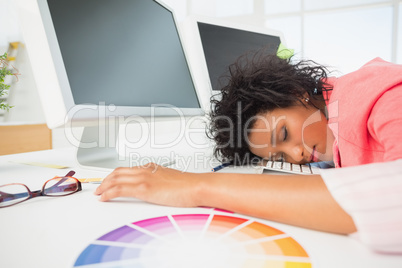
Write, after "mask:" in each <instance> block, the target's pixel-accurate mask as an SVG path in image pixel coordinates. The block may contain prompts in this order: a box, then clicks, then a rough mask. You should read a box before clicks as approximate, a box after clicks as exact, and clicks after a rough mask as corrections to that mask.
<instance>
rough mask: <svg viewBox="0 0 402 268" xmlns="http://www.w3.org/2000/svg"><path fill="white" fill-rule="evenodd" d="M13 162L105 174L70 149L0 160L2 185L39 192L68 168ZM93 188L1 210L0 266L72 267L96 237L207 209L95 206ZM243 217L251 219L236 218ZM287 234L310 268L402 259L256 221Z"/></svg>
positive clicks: (397, 263)
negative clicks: (79, 163)
mask: <svg viewBox="0 0 402 268" xmlns="http://www.w3.org/2000/svg"><path fill="white" fill-rule="evenodd" d="M17 161H26V162H40V163H47V164H58V165H64V166H68V167H71V169H72V170H75V171H76V175H75V176H76V177H77V178H89V177H105V176H106V175H107V174H108V172H104V171H95V170H88V169H86V170H84V169H81V168H77V167H76V166H75V161H74V150H73V149H59V150H50V151H41V152H35V153H25V154H18V155H8V156H1V157H0V185H2V184H6V183H11V182H20V183H24V184H26V185H27V186H28V187H30V188H31V189H39V188H40V187H41V186H42V184H43V182H44V181H46V180H47V179H49V178H52V177H54V176H56V175H65V174H64V173H67V171H68V170H70V169H53V168H45V167H37V166H30V165H25V164H20V163H16V162H17ZM96 187H97V186H96V185H94V184H83V190H82V191H81V192H79V193H76V194H73V195H70V196H65V197H62V198H50V197H49V198H47V197H39V198H35V199H32V200H28V201H26V202H23V203H21V204H18V205H16V206H13V207H9V208H3V209H0V238H1V243H0V247H1V248H0V263H1V266H2V267H29V266H34V267H52V268H53V267H72V266H73V265H74V262H75V261H76V259H77V257H78V256H79V255H80V253H81V252H82V251H83V250H84V249H85V248H86V247H87V246H88V245H89V244H90V243H91V242H92V241H94V240H95V239H97V238H99V237H100V236H101V235H103V234H106V233H108V232H110V231H112V230H114V229H116V228H118V227H120V226H123V225H126V224H129V223H132V222H136V221H139V220H143V219H148V218H154V217H160V216H166V215H175V214H208V213H211V212H212V213H218V214H227V213H225V212H217V211H213V210H212V209H208V208H172V207H163V206H157V205H152V204H147V203H144V202H142V201H139V200H135V199H119V200H116V201H112V202H106V203H103V202H99V201H98V197H96V196H94V195H93V192H94V190H95V188H96ZM235 216H237V217H243V218H246V219H253V218H251V217H247V216H243V215H237V214H235ZM255 220H256V221H258V222H261V223H264V224H266V225H269V226H272V227H274V228H277V229H279V230H282V231H283V232H285V233H287V234H289V235H290V236H291V237H293V238H294V239H295V240H296V241H298V242H299V243H300V244H301V245H302V246H303V247H304V249H305V250H306V251H307V253H308V254H309V256H310V259H311V261H312V264H313V267H324V268H329V267H336V268H338V267H343V268H345V267H366V268H368V267H373V268H374V267H376V268H377V267H402V256H394V255H381V254H376V253H373V252H371V251H370V250H369V249H367V248H366V247H365V246H364V245H362V244H361V243H360V242H359V241H356V240H355V239H353V238H351V237H348V236H342V235H334V234H328V233H323V232H318V231H312V230H307V229H303V228H298V227H294V226H289V225H285V224H280V223H276V222H271V221H266V220H261V219H255Z"/></svg>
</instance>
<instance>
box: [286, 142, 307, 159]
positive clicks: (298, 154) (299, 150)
mask: <svg viewBox="0 0 402 268" xmlns="http://www.w3.org/2000/svg"><path fill="white" fill-rule="evenodd" d="M289 156H290V157H291V158H292V159H293V160H294V161H296V162H302V161H303V159H304V151H303V146H302V145H301V144H300V145H299V144H298V145H294V146H292V147H291V148H290V152H289Z"/></svg>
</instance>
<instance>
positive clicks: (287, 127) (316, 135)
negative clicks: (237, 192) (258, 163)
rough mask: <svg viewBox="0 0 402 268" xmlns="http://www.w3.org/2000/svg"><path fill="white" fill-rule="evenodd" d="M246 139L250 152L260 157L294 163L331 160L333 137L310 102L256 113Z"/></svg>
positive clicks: (323, 118)
mask: <svg viewBox="0 0 402 268" xmlns="http://www.w3.org/2000/svg"><path fill="white" fill-rule="evenodd" d="M248 139H249V148H250V150H251V152H252V153H254V154H255V155H257V156H260V157H262V158H264V159H270V160H277V161H280V160H283V161H286V162H290V163H295V164H305V163H309V162H319V161H331V160H332V145H333V142H334V136H333V134H332V131H331V130H330V129H329V128H328V124H327V119H326V118H325V116H324V114H323V113H322V112H321V111H320V110H318V109H317V108H315V107H313V106H311V105H308V106H307V107H305V106H303V105H297V106H292V107H289V108H284V109H283V108H277V109H275V110H273V111H270V112H267V113H265V114H261V115H258V116H257V120H256V122H255V124H254V126H253V128H252V129H251V130H250V131H249V134H248Z"/></svg>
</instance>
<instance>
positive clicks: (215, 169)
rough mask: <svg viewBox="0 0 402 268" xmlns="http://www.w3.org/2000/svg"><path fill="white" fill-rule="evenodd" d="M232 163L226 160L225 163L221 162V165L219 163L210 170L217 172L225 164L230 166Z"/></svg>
mask: <svg viewBox="0 0 402 268" xmlns="http://www.w3.org/2000/svg"><path fill="white" fill-rule="evenodd" d="M231 164H232V163H231V162H227V163H223V164H222V165H219V166H217V167H214V168H213V169H211V171H212V172H217V171H219V170H221V169H222V168H225V167H227V166H230V165H231Z"/></svg>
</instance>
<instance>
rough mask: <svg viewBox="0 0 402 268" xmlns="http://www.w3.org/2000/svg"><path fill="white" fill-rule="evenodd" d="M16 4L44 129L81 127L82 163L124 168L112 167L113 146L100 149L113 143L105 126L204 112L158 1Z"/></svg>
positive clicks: (26, 0)
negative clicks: (125, 119) (130, 119)
mask: <svg viewBox="0 0 402 268" xmlns="http://www.w3.org/2000/svg"><path fill="white" fill-rule="evenodd" d="M18 2H19V9H20V10H21V20H22V24H23V25H22V26H23V31H24V38H25V41H26V45H27V49H28V52H29V55H30V58H31V63H32V67H33V71H34V76H35V79H36V82H37V87H38V90H39V93H40V97H41V101H42V106H43V109H44V113H45V116H46V121H47V124H48V126H49V127H50V128H56V127H60V126H66V125H69V124H71V123H73V124H74V126H84V127H85V129H84V134H83V136H82V142H81V145H80V146H79V148H78V153H77V159H78V161H79V163H80V164H81V165H83V166H98V167H105V168H113V167H116V166H125V165H127V163H124V162H121V161H115V160H117V154H116V152H115V148H114V147H115V144H113V143H114V142H113V141H112V142H111V144H106V145H105V144H101V143H102V141H106V142H108V141H109V140H110V138H111V137H110V135H109V134H110V133H109V131H108V127H109V125H108V124H110V121H113V122H112V124H115V122H116V120H117V119H119V118H121V117H130V116H133V115H135V116H141V117H143V118H145V120H147V118H148V119H149V118H151V117H158V118H161V117H179V116H181V117H182V116H197V115H203V114H204V110H203V107H202V106H201V102H200V97H199V91H197V90H196V86H195V84H194V79H193V77H192V72H191V70H190V67H189V65H188V62H187V58H186V52H185V50H184V48H183V46H182V42H181V38H180V33H179V31H178V28H177V25H176V21H175V17H174V14H173V12H172V10H171V9H169V7H167V6H166V5H165V4H163V3H162V2H160V1H153V0H136V1H133V0H119V1H110V0H34V1H32V0H19V1H18ZM105 124H106V127H105ZM101 132H102V133H101ZM100 135H102V137H100ZM112 140H113V138H112ZM88 147H92V148H88Z"/></svg>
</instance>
